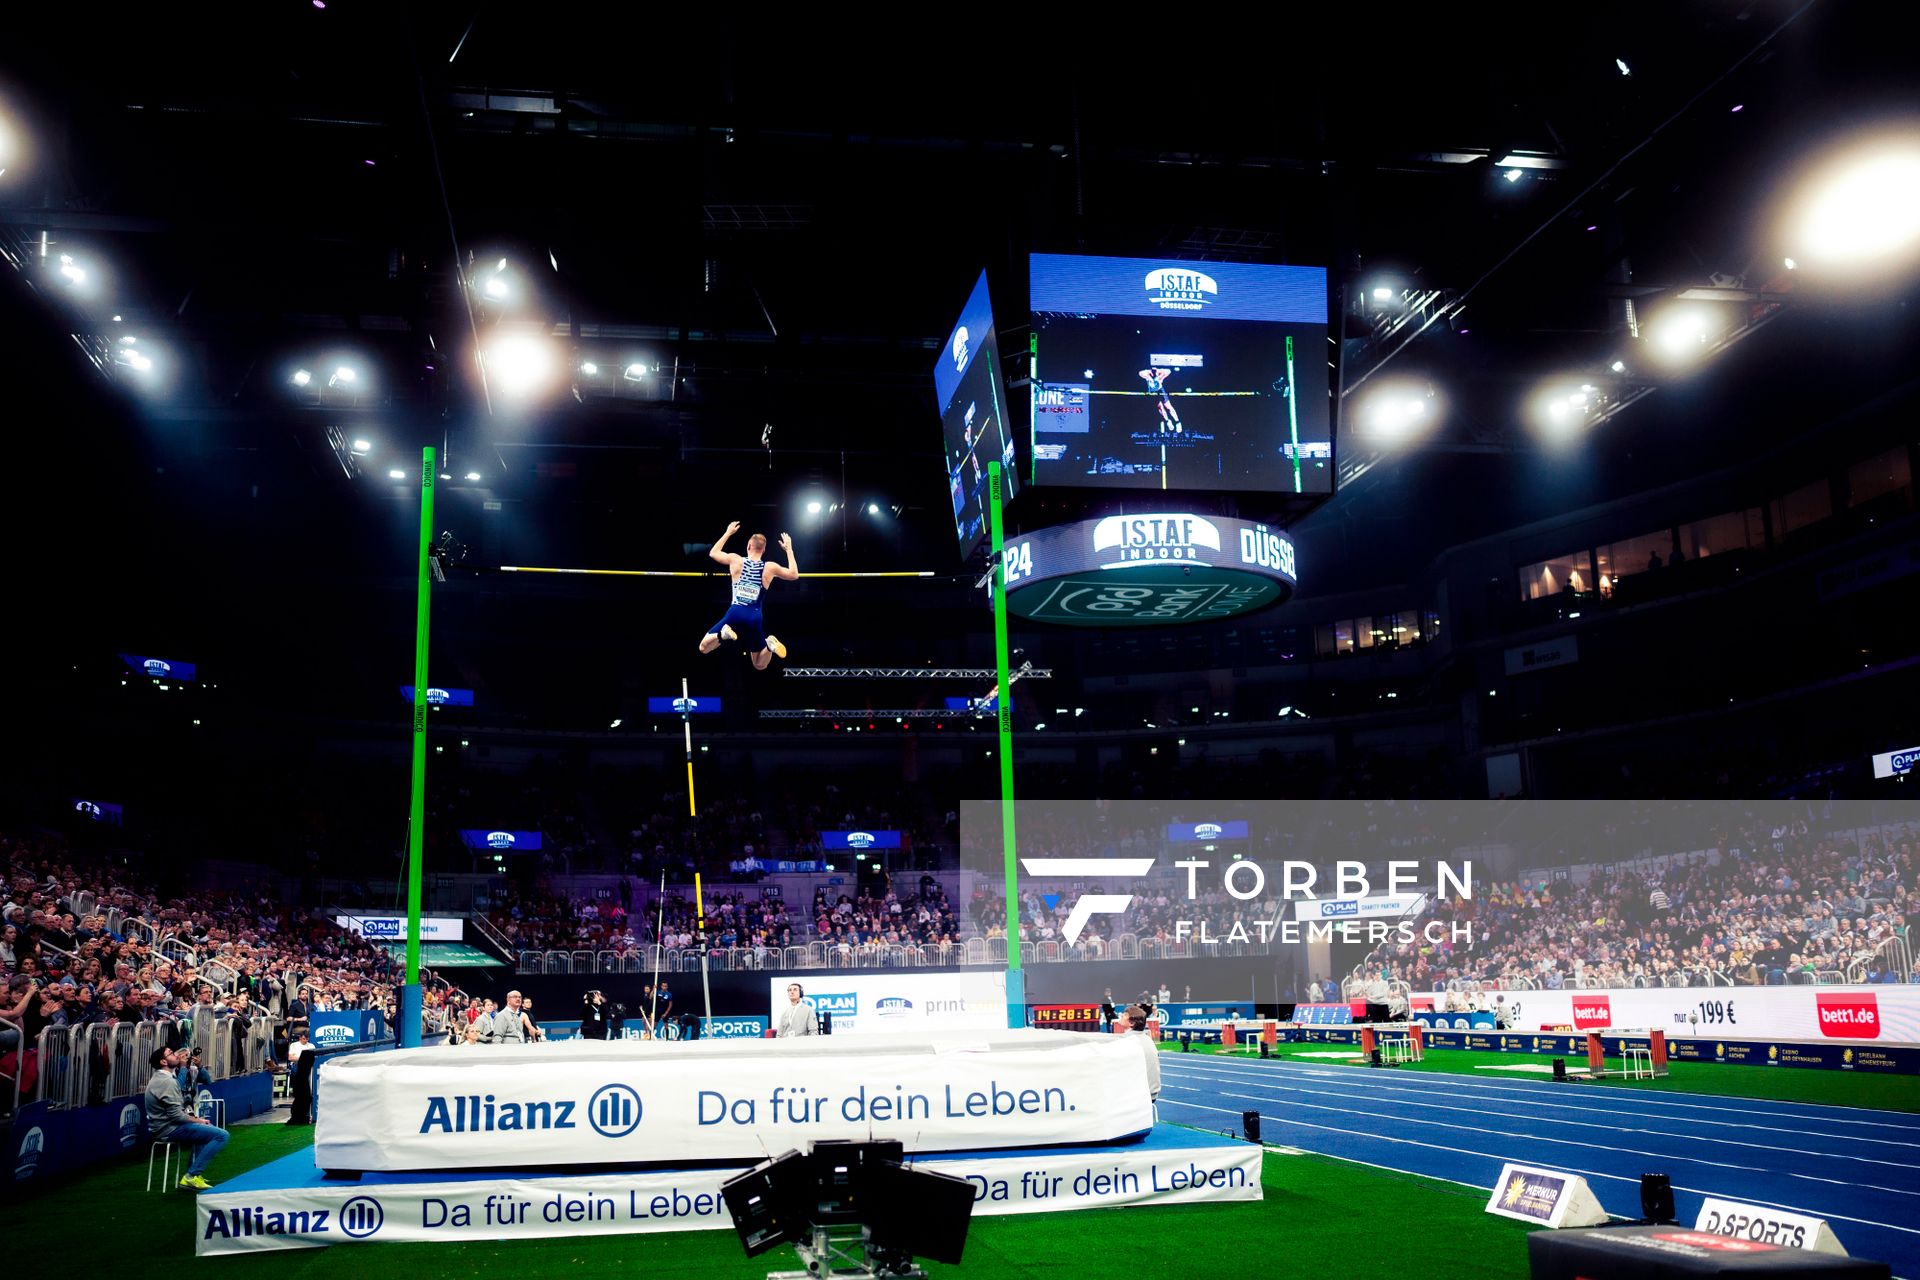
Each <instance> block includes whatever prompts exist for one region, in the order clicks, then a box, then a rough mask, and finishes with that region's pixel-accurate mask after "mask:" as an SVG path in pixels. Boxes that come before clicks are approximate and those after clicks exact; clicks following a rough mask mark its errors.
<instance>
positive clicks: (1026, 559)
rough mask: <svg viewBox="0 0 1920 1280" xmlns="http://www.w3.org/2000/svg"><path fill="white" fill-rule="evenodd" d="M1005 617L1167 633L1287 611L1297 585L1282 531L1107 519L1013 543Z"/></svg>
mask: <svg viewBox="0 0 1920 1280" xmlns="http://www.w3.org/2000/svg"><path fill="white" fill-rule="evenodd" d="M1005 565H1006V571H1005V577H1004V581H1005V582H1006V586H1007V608H1008V609H1009V610H1010V611H1011V612H1012V613H1014V614H1016V615H1017V616H1019V617H1022V618H1032V619H1035V620H1038V621H1043V622H1057V623H1064V624H1069V625H1080V626H1097V627H1114V626H1165V625H1167V624H1168V623H1180V622H1206V621H1209V620H1212V619H1216V618H1229V617H1233V616H1235V615H1237V614H1243V613H1250V612H1252V611H1254V610H1256V609H1264V608H1266V607H1268V606H1269V605H1275V604H1279V603H1281V602H1282V601H1284V600H1286V599H1287V598H1288V597H1289V596H1291V595H1292V594H1293V590H1294V587H1295V586H1296V585H1297V584H1298V582H1299V578H1298V574H1297V570H1296V562H1295V557H1294V548H1293V542H1292V541H1291V540H1290V539H1289V538H1288V537H1287V535H1286V534H1284V533H1282V532H1281V531H1280V530H1278V529H1274V528H1270V527H1268V526H1267V525H1264V524H1255V523H1253V522H1251V521H1247V520H1235V519H1231V518H1229V517H1226V516H1213V515H1208V516H1202V515H1195V514H1191V513H1178V514H1167V515H1141V516H1108V517H1106V518H1105V519H1102V520H1083V521H1081V522H1080V523H1078V524H1066V525H1059V526H1057V527H1055V528H1051V529H1042V530H1039V531H1038V532H1035V533H1032V534H1028V535H1026V536H1023V537H1020V538H1017V539H1010V540H1009V541H1008V543H1007V549H1006V556H1005Z"/></svg>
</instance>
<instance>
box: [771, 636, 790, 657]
mask: <svg viewBox="0 0 1920 1280" xmlns="http://www.w3.org/2000/svg"><path fill="white" fill-rule="evenodd" d="M767 648H769V649H771V650H773V656H774V657H776V658H778V659H780V661H782V662H785V661H786V660H787V646H785V645H783V644H781V643H780V641H779V639H778V638H777V637H775V636H768V637H767Z"/></svg>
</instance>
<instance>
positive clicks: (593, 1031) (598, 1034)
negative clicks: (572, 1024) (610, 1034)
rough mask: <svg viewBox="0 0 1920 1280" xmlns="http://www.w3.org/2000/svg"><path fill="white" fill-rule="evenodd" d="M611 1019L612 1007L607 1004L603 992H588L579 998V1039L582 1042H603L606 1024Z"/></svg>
mask: <svg viewBox="0 0 1920 1280" xmlns="http://www.w3.org/2000/svg"><path fill="white" fill-rule="evenodd" d="M612 1018H613V1006H612V1005H610V1004H608V1003H607V997H606V994H605V993H604V992H600V991H589V992H587V994H586V995H584V996H582V997H581V998H580V1038H581V1039H582V1040H605V1039H606V1038H607V1031H608V1024H609V1023H610V1022H611V1021H612Z"/></svg>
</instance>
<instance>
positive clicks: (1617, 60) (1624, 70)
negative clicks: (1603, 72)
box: [1613, 58, 1633, 76]
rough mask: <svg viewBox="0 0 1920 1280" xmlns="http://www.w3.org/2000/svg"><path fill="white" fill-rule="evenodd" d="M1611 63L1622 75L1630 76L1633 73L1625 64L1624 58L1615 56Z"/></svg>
mask: <svg viewBox="0 0 1920 1280" xmlns="http://www.w3.org/2000/svg"><path fill="white" fill-rule="evenodd" d="M1613 65H1614V66H1616V67H1618V68H1620V74H1621V75H1623V76H1630V75H1632V74H1633V71H1632V69H1631V68H1629V67H1628V66H1627V60H1626V59H1625V58H1615V59H1614V60H1613Z"/></svg>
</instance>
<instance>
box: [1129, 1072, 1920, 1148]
mask: <svg viewBox="0 0 1920 1280" xmlns="http://www.w3.org/2000/svg"><path fill="white" fill-rule="evenodd" d="M1161 1061H1162V1063H1163V1064H1165V1063H1168V1062H1173V1063H1179V1061H1180V1059H1179V1058H1178V1057H1175V1056H1174V1055H1172V1054H1165V1055H1162V1058H1161ZM1229 1064H1231V1066H1232V1067H1233V1068H1235V1069H1240V1070H1244V1071H1245V1072H1246V1073H1247V1074H1248V1075H1258V1074H1261V1073H1263V1072H1265V1073H1269V1074H1270V1073H1272V1072H1273V1071H1274V1070H1275V1069H1276V1067H1277V1068H1278V1069H1279V1070H1280V1071H1283V1072H1285V1073H1286V1074H1289V1075H1305V1074H1308V1073H1309V1072H1316V1071H1317V1072H1318V1073H1320V1074H1324V1075H1340V1074H1342V1073H1343V1071H1354V1070H1359V1069H1360V1068H1355V1067H1347V1068H1343V1069H1341V1070H1328V1069H1326V1068H1306V1067H1296V1066H1293V1065H1291V1064H1290V1063H1288V1062H1286V1061H1284V1060H1281V1061H1279V1062H1277V1063H1273V1062H1272V1061H1271V1060H1270V1065H1268V1066H1265V1067H1262V1066H1259V1065H1258V1064H1256V1063H1253V1062H1233V1061H1232V1060H1231V1059H1228V1060H1226V1061H1224V1062H1223V1061H1219V1060H1216V1062H1215V1064H1214V1065H1218V1066H1227V1065H1229ZM1401 1078H1402V1079H1404V1080H1408V1081H1414V1082H1418V1083H1420V1084H1422V1085H1430V1086H1431V1088H1432V1089H1434V1090H1451V1089H1457V1088H1465V1089H1476V1090H1479V1091H1481V1092H1486V1093H1499V1094H1508V1095H1515V1094H1538V1093H1543V1092H1546V1091H1548V1090H1552V1089H1557V1088H1559V1087H1561V1086H1558V1085H1552V1084H1547V1083H1545V1082H1536V1081H1532V1080H1476V1079H1472V1078H1470V1077H1466V1076H1457V1075H1453V1074H1451V1073H1447V1072H1438V1071H1435V1072H1424V1071H1422V1072H1408V1073H1406V1074H1404V1075H1403V1076H1402V1077H1401ZM1719 1096H1720V1095H1718V1094H1704V1093H1684V1092H1680V1093H1677V1092H1674V1091H1672V1090H1663V1091H1661V1092H1660V1093H1658V1094H1646V1095H1641V1096H1637V1097H1636V1096H1631V1095H1628V1094H1624V1093H1619V1092H1615V1091H1612V1090H1608V1091H1607V1092H1606V1093H1604V1094H1602V1093H1596V1094H1595V1098H1596V1100H1600V1099H1605V1100H1606V1101H1610V1102H1620V1103H1624V1104H1627V1106H1628V1107H1629V1108H1631V1107H1633V1106H1644V1107H1648V1108H1649V1109H1651V1110H1655V1111H1672V1110H1680V1111H1715V1112H1721V1113H1727V1114H1734V1115H1756V1116H1773V1117H1775V1118H1777V1119H1787V1120H1819V1121H1824V1122H1826V1123H1830V1124H1848V1125H1856V1126H1864V1127H1869V1128H1877V1129H1892V1130H1895V1131H1896V1132H1899V1133H1914V1134H1920V1114H1915V1115H1912V1116H1909V1115H1908V1113H1906V1112H1902V1111H1874V1110H1869V1109H1867V1108H1864V1107H1836V1108H1832V1109H1834V1110H1841V1111H1848V1112H1851V1113H1853V1114H1855V1115H1880V1116H1888V1117H1899V1118H1901V1119H1902V1120H1905V1121H1907V1122H1906V1123H1893V1122H1892V1120H1891V1119H1889V1120H1853V1119H1847V1118H1844V1117H1840V1116H1821V1115H1804V1114H1798V1113H1795V1112H1791V1111H1787V1110H1785V1109H1784V1108H1787V1107H1828V1106H1829V1104H1827V1103H1811V1102H1791V1103H1776V1104H1773V1105H1772V1106H1771V1107H1770V1108H1762V1107H1736V1106H1700V1105H1697V1104H1695V1103H1690V1102H1678V1101H1674V1099H1677V1098H1715V1097H1719ZM1728 1101H1729V1102H1735V1101H1738V1102H1755V1101H1761V1099H1753V1098H1739V1099H1728Z"/></svg>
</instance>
